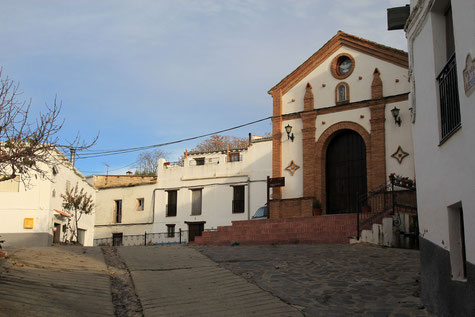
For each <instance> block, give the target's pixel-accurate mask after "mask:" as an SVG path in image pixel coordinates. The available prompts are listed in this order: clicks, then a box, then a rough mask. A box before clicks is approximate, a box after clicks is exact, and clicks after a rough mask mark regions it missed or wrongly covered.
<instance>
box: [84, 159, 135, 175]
mask: <svg viewBox="0 0 475 317" xmlns="http://www.w3.org/2000/svg"><path fill="white" fill-rule="evenodd" d="M103 164H105V163H103ZM135 164H137V161H135V162H133V163H131V164H127V165H124V166H121V167H116V168H113V169H109V170H108V171H109V172H114V171H118V170H121V169H123V168H126V167H132V166H134V165H135ZM81 172H83V173H91V174H96V173H103V171H83V170H81Z"/></svg>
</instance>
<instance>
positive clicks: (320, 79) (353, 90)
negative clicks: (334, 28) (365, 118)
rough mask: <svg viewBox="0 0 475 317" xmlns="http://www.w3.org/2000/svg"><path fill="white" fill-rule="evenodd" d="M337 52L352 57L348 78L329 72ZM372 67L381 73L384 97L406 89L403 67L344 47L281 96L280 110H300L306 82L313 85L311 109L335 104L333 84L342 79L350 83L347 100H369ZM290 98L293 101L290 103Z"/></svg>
mask: <svg viewBox="0 0 475 317" xmlns="http://www.w3.org/2000/svg"><path fill="white" fill-rule="evenodd" d="M341 53H349V54H350V55H351V56H353V58H354V59H355V69H354V71H353V73H352V74H351V75H350V76H349V77H348V78H345V79H342V80H339V79H336V78H334V77H333V76H332V75H331V72H330V65H331V63H332V61H333V58H334V57H335V56H337V55H338V54H341ZM375 68H378V70H379V72H380V73H381V80H382V81H383V95H384V96H392V95H398V94H402V93H407V92H408V90H409V85H408V76H407V69H406V68H403V67H400V66H397V65H394V64H392V63H388V62H386V61H383V60H381V59H378V58H375V57H372V56H369V55H366V54H364V53H360V52H359V51H356V50H353V49H350V48H347V47H341V48H340V49H338V50H337V51H336V52H335V53H333V54H332V55H330V56H329V57H328V58H327V59H326V60H325V61H324V62H323V63H322V64H320V65H319V66H318V67H317V68H315V70H313V71H312V72H311V73H310V74H308V75H307V76H306V77H305V78H304V79H302V80H301V81H300V82H299V83H298V84H297V85H295V86H294V87H292V88H291V89H290V90H289V91H288V92H287V93H286V94H285V95H283V96H282V113H283V114H286V113H293V112H297V111H303V98H304V95H305V87H306V86H307V83H310V84H311V85H312V88H313V89H312V91H313V95H314V98H315V109H319V108H326V107H331V106H334V105H335V87H336V85H337V84H338V83H340V82H346V83H348V85H349V86H350V102H356V101H362V100H369V99H371V83H372V82H373V72H374V69H375ZM360 76H361V77H362V79H361V80H359V77H360ZM396 79H399V82H398V83H396ZM322 84H325V87H322ZM292 99H294V100H295V101H294V102H292Z"/></svg>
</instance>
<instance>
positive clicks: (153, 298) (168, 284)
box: [0, 244, 429, 317]
mask: <svg viewBox="0 0 475 317" xmlns="http://www.w3.org/2000/svg"><path fill="white" fill-rule="evenodd" d="M104 251H105V252H104V255H105V256H106V260H107V261H106V262H107V263H108V264H107V266H106V265H105V263H104V255H103V252H102V250H101V249H100V248H82V247H50V248H25V249H19V250H16V251H12V252H11V253H10V257H9V258H8V259H0V264H1V270H0V308H1V309H0V316H25V315H33V316H50V315H51V314H55V313H56V314H59V315H63V316H66V315H67V316H95V315H103V316H114V315H115V316H231V315H233V316H300V315H302V314H304V315H306V316H381V317H382V316H390V317H404V316H406V317H407V316H412V317H416V316H429V314H428V313H427V312H426V310H425V308H424V307H423V306H422V304H421V302H420V300H419V297H418V295H419V282H418V277H419V252H418V251H414V250H402V249H386V248H378V247H372V246H366V245H323V244H320V245H279V246H245V247H244V246H236V247H231V246H229V247H210V246H208V247H187V246H147V247H120V248H117V251H115V249H112V248H111V249H110V248H105V249H104ZM110 251H114V252H113V253H112V254H111V253H110ZM233 273H234V274H233ZM111 292H112V296H111ZM134 298H135V299H134Z"/></svg>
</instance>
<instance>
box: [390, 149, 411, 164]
mask: <svg viewBox="0 0 475 317" xmlns="http://www.w3.org/2000/svg"><path fill="white" fill-rule="evenodd" d="M406 156H409V153H407V152H404V150H403V149H402V148H401V146H400V145H399V146H398V148H397V151H396V152H394V153H393V155H391V157H392V158H395V159H396V160H397V161H398V162H399V164H401V163H402V160H404V158H405V157H406Z"/></svg>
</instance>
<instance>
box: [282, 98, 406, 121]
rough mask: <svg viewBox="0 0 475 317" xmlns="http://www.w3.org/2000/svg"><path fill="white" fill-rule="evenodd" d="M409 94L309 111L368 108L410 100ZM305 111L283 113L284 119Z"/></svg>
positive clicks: (326, 112)
mask: <svg viewBox="0 0 475 317" xmlns="http://www.w3.org/2000/svg"><path fill="white" fill-rule="evenodd" d="M408 96H409V93H404V94H400V95H395V96H389V97H383V98H381V99H379V100H363V101H357V102H352V103H348V104H343V105H337V106H331V107H327V108H320V109H314V110H313V111H309V112H314V113H316V114H317V116H318V115H322V114H329V113H336V112H341V111H348V110H354V109H360V108H366V107H369V106H371V105H376V104H381V103H385V104H389V103H394V102H401V101H406V100H408ZM304 113H306V112H298V113H290V114H283V115H282V120H283V121H286V120H294V119H299V118H301V117H302V115H303V114H304Z"/></svg>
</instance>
